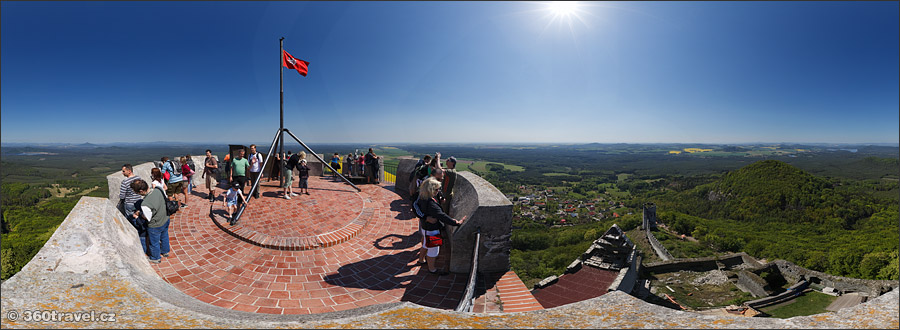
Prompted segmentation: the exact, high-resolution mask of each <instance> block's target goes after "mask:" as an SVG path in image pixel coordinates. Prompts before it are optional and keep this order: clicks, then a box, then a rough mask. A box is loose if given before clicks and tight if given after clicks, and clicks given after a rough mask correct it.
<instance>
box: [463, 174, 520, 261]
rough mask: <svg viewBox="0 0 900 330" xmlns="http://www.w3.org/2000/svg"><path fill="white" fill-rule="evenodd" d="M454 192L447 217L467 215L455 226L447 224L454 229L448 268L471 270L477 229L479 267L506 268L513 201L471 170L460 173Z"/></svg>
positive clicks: (509, 245)
mask: <svg viewBox="0 0 900 330" xmlns="http://www.w3.org/2000/svg"><path fill="white" fill-rule="evenodd" d="M453 195H454V197H453V201H452V202H451V205H450V216H451V217H453V218H454V219H461V218H462V217H463V216H466V219H465V221H464V222H463V224H462V225H461V226H459V227H458V228H452V227H450V229H451V230H452V231H453V234H452V241H453V242H452V248H451V254H450V271H451V272H454V273H468V272H469V270H470V269H471V264H472V253H473V252H474V248H475V246H474V245H475V232H476V231H481V248H480V249H479V254H480V255H479V256H478V270H479V271H481V272H505V271H507V270H509V253H510V247H511V243H510V238H511V237H512V234H511V233H512V209H513V205H512V203H511V202H510V201H509V199H507V198H506V196H504V195H503V193H501V192H500V190H499V189H497V188H496V187H494V185H492V184H491V183H490V182H487V180H485V179H482V178H481V177H480V176H478V175H475V174H474V173H472V172H459V175H458V176H457V178H456V185H455V186H454V188H453Z"/></svg>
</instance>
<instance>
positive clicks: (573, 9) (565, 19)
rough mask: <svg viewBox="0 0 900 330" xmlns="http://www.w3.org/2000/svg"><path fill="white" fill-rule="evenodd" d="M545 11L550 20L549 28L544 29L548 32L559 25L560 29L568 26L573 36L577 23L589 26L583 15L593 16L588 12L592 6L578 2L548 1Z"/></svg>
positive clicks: (545, 3) (545, 4)
mask: <svg viewBox="0 0 900 330" xmlns="http://www.w3.org/2000/svg"><path fill="white" fill-rule="evenodd" d="M543 6H544V7H543V8H542V9H543V11H544V12H545V13H546V18H549V22H548V23H547V26H546V27H544V29H545V30H546V29H547V28H549V27H550V26H553V25H557V26H559V27H566V26H568V28H569V31H570V32H572V35H573V36H574V34H575V25H576V24H577V23H576V21H577V22H580V23H581V24H583V25H585V26H587V25H588V24H587V22H586V21H585V20H584V18H583V17H582V15H591V13H590V12H589V11H588V10H586V9H585V8H586V7H589V6H591V5H590V4H588V5H585V4H583V3H581V2H578V1H548V2H544V3H543Z"/></svg>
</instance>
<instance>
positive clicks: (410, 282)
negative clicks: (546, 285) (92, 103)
mask: <svg viewBox="0 0 900 330" xmlns="http://www.w3.org/2000/svg"><path fill="white" fill-rule="evenodd" d="M415 161H416V160H414V159H411V160H401V162H400V164H399V165H398V175H397V177H396V178H397V181H398V182H397V184H396V187H399V188H400V190H402V188H403V187H405V186H407V184H408V182H403V181H404V180H405V179H406V177H407V174H408V173H410V172H411V170H412V169H413V164H414V163H415ZM195 162H198V159H197V158H196V157H195ZM152 167H153V164H152V163H144V164H140V165H137V166H135V173H136V174H138V175H139V176H141V177H143V178H146V177H149V172H150V169H151V168H152ZM107 178H108V181H109V187H110V197H109V198H98V197H83V198H82V199H81V200H79V202H78V204H77V205H76V206H75V208H73V209H72V211H71V212H70V213H69V215H68V216H67V217H66V219H65V220H64V221H63V222H62V223H61V224H60V225H59V227H58V229H57V230H56V232H54V233H53V235H52V236H51V237H50V239H49V240H48V241H47V243H46V244H44V246H43V247H42V248H41V250H40V251H39V252H38V253H37V255H35V257H34V258H33V259H32V260H31V261H30V262H29V263H28V264H27V265H25V266H24V267H23V268H22V270H21V271H19V272H18V273H17V274H16V275H14V276H13V277H11V278H10V279H8V280H6V281H3V283H2V290H0V296H2V299H0V318H2V319H0V321H2V322H0V327H2V328H4V329H6V328H47V327H54V328H57V327H63V328H110V327H113V328H341V329H346V328H696V327H712V328H823V327H824V328H897V327H898V324H900V323H898V322H900V320H898V313H897V311H898V294H900V293H898V291H900V290H897V289H893V290H891V291H890V292H888V293H886V294H883V295H881V296H878V297H874V298H872V299H868V300H867V301H866V302H864V303H860V304H858V305H855V306H852V307H846V308H842V309H840V310H838V311H836V312H828V313H822V314H817V315H810V316H798V317H792V318H789V319H772V318H744V317H734V316H728V315H726V316H712V315H702V314H698V313H691V312H684V311H676V310H672V309H668V308H665V307H661V306H658V305H653V304H650V303H647V302H645V301H642V300H640V299H638V298H635V297H634V296H631V295H628V294H626V293H624V292H621V291H610V292H608V293H605V294H602V295H601V296H599V297H596V298H590V299H587V300H582V301H577V302H571V303H569V302H568V301H566V302H565V304H563V305H560V306H557V307H552V306H550V304H548V305H546V306H542V303H543V302H541V301H540V299H536V298H540V297H538V296H540V294H536V295H533V294H532V291H529V290H528V288H527V287H525V285H524V284H523V283H522V281H521V280H520V279H519V278H518V276H517V275H516V273H515V272H513V271H510V270H509V267H508V260H509V240H510V235H509V231H510V215H511V210H512V205H511V203H509V201H508V200H506V199H505V198H504V197H503V195H502V193H500V192H499V190H497V189H496V188H495V187H493V186H492V185H490V183H488V182H487V181H485V180H484V179H482V178H480V177H478V176H476V175H474V174H471V173H467V172H463V173H460V174H459V177H458V178H457V182H456V186H455V188H454V192H455V194H456V197H455V198H454V201H453V203H452V207H451V212H450V215H451V216H453V217H455V218H460V217H461V216H462V215H466V216H467V220H466V222H465V223H463V225H461V226H459V227H457V228H454V229H452V230H449V231H448V232H447V235H448V237H447V238H446V239H445V242H446V243H445V244H447V245H448V246H446V248H445V247H442V248H441V254H440V256H439V257H438V259H437V262H438V267H439V268H441V269H449V270H450V271H451V272H453V273H451V274H449V275H445V276H437V275H433V274H430V273H429V272H428V270H427V269H426V267H424V266H421V265H417V264H416V261H417V253H418V250H419V247H420V241H421V238H420V236H419V234H418V232H417V230H418V219H417V218H416V217H415V216H414V215H413V213H412V211H411V207H410V206H411V204H410V202H409V201H408V200H406V199H404V198H403V196H404V193H402V192H400V193H398V192H397V191H396V189H395V186H394V185H391V184H382V185H365V184H364V185H360V186H359V187H360V188H361V189H362V191H360V192H357V191H356V190H355V189H352V188H351V187H350V186H349V185H346V184H344V183H340V182H335V181H332V179H330V178H325V177H319V176H313V177H312V178H311V179H310V182H309V183H310V189H309V190H310V193H311V194H310V195H301V196H296V197H292V199H290V200H287V199H284V198H281V196H280V194H277V187H275V183H274V182H270V183H263V186H262V188H263V189H262V197H261V198H260V199H252V200H251V201H250V205H249V207H248V208H247V210H246V211H245V213H244V215H243V217H242V218H241V219H240V222H239V223H238V224H236V225H235V226H231V225H229V224H228V223H227V222H226V221H224V213H223V212H224V211H223V209H222V202H221V196H219V197H218V199H217V200H216V201H215V202H209V201H208V199H206V198H207V197H208V196H206V190H205V189H204V187H203V185H202V184H201V182H200V180H199V178H195V182H196V183H197V185H198V189H196V191H195V192H194V193H193V194H191V195H189V196H188V207H187V208H183V209H181V210H180V211H179V212H178V213H176V214H175V215H174V216H173V217H172V220H171V224H170V229H169V234H170V241H171V246H172V249H171V252H170V256H169V257H168V258H163V260H162V262H161V263H160V264H151V263H149V262H148V260H147V257H146V255H144V253H143V251H142V250H141V247H140V241H139V239H138V236H137V231H136V230H135V229H134V228H133V227H132V226H131V225H130V224H129V223H128V222H127V220H125V218H124V217H123V216H122V215H121V214H120V213H119V211H118V210H116V202H117V201H118V188H119V184H120V183H121V181H122V179H123V177H122V175H121V174H120V173H113V174H110V175H109V176H107ZM246 190H248V191H249V188H247V189H246ZM221 192H222V189H219V193H220V194H221ZM476 234H477V235H478V237H480V243H479V244H477V245H476V244H474V242H473V241H472V239H473V237H475V235H476ZM476 246H477V247H479V248H478V249H475V247H476ZM475 250H477V251H478V260H479V263H478V272H479V273H480V274H482V275H485V276H483V277H485V280H484V281H481V282H479V283H481V284H476V287H479V286H480V289H477V290H475V291H477V292H480V293H477V294H476V295H475V296H473V298H474V303H473V307H472V311H473V313H466V312H455V311H453V309H454V308H455V307H456V306H457V304H458V303H459V302H460V301H461V299H462V298H463V295H464V291H465V286H466V284H467V280H468V277H469V271H470V270H471V267H468V268H467V266H469V265H471V264H472V260H473V255H474V253H473V251H475ZM658 267H663V266H658ZM488 274H490V276H487V275H488ZM588 275H590V274H588ZM570 279H572V280H577V279H578V278H577V276H575V277H572V278H570ZM577 284H580V283H577ZM601 286H604V287H605V285H601ZM559 288H562V289H566V288H569V287H568V286H566V285H562V286H561V287H559ZM559 288H557V289H559ZM571 288H575V289H577V290H584V289H583V288H582V289H579V287H577V286H571ZM545 291H546V290H545ZM561 291H565V290H561ZM546 292H549V291H546ZM561 293H562V294H563V295H569V294H571V293H570V292H561ZM36 311H40V312H41V313H42V315H53V313H57V312H58V313H62V314H66V315H68V316H72V315H73V314H77V315H80V316H83V315H86V314H85V313H88V312H89V313H90V314H91V316H92V317H91V318H90V319H85V320H80V321H77V320H67V319H58V320H53V319H46V318H44V319H40V320H38V319H27V318H25V317H24V316H25V314H26V313H32V312H36ZM51 311H52V312H51ZM94 314H96V316H97V317H98V318H97V319H94V318H93V316H94ZM29 315H33V314H29ZM109 316H112V318H110V317H109Z"/></svg>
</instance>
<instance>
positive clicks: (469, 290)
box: [456, 230, 481, 313]
mask: <svg viewBox="0 0 900 330" xmlns="http://www.w3.org/2000/svg"><path fill="white" fill-rule="evenodd" d="M480 246H481V230H479V231H477V232H475V249H474V252H473V253H472V269H471V270H470V271H469V283H468V284H467V285H466V293H465V294H464V295H463V298H462V300H460V301H459V305H457V306H456V311H457V312H466V313H468V312H471V311H472V305H474V303H475V279H476V277H477V276H478V248H479V247H480Z"/></svg>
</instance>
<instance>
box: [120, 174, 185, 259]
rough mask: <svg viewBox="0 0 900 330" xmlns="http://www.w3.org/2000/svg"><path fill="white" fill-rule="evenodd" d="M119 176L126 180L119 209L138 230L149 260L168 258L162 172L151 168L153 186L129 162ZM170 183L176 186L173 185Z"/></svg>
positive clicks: (164, 189) (166, 218)
mask: <svg viewBox="0 0 900 330" xmlns="http://www.w3.org/2000/svg"><path fill="white" fill-rule="evenodd" d="M165 160H168V159H167V158H166V159H165ZM122 175H124V176H125V180H122V185H121V187H120V188H119V205H120V206H121V207H120V211H122V213H123V214H124V215H125V217H126V218H127V219H128V221H129V222H130V223H131V225H132V226H134V227H135V229H137V232H138V237H140V240H141V248H142V250H143V251H144V254H146V255H147V256H148V258H149V259H150V262H151V263H157V264H158V263H160V261H161V260H162V257H169V250H170V247H169V216H168V214H167V213H166V200H169V199H170V198H169V197H168V196H167V193H166V189H167V188H166V183H165V182H163V175H162V174H160V171H159V169H158V168H153V169H152V170H151V176H152V177H154V179H153V181H152V182H153V184H152V187H151V186H150V185H148V184H147V182H146V181H144V180H143V179H141V178H140V177H139V176H137V175H135V174H134V168H133V167H132V166H131V164H125V165H122ZM179 176H183V175H179ZM157 177H158V178H159V181H157V179H156V178H157ZM170 178H171V174H170ZM182 180H183V179H182ZM179 182H180V181H179ZM172 186H173V187H175V184H174V183H173V185H172ZM172 198H174V197H172ZM182 207H183V206H182Z"/></svg>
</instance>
